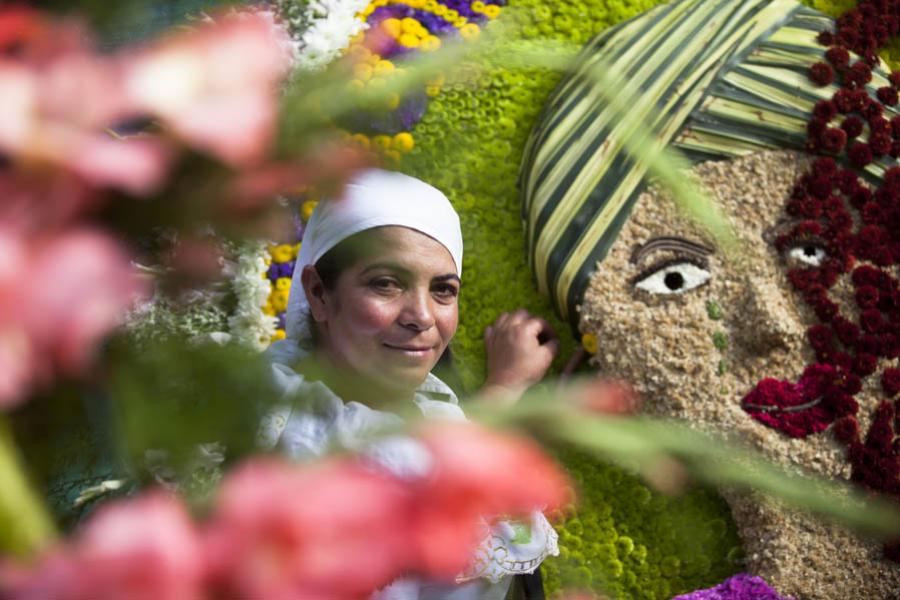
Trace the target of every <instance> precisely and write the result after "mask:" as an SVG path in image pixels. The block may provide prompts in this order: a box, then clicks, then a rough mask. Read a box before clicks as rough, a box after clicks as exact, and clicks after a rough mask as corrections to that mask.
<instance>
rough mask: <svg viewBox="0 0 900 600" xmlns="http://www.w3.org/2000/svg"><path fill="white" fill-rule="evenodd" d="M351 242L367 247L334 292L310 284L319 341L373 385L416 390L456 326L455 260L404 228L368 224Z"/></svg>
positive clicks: (337, 363)
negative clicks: (371, 227) (375, 226)
mask: <svg viewBox="0 0 900 600" xmlns="http://www.w3.org/2000/svg"><path fill="white" fill-rule="evenodd" d="M354 241H358V242H359V243H361V244H362V245H363V246H364V247H365V248H366V252H364V253H363V257H362V258H361V259H359V260H357V261H356V262H355V263H354V264H352V265H350V266H349V267H347V268H345V269H344V270H343V271H342V272H341V273H340V275H339V276H338V277H337V280H336V281H335V282H334V285H333V288H332V289H331V290H328V289H324V287H320V288H319V289H318V290H317V289H316V287H315V286H311V287H310V286H306V287H307V289H306V292H307V298H309V299H310V308H311V311H312V315H313V318H314V320H315V321H316V322H317V323H318V326H319V334H320V339H319V342H320V344H321V347H322V349H323V351H324V352H325V354H326V356H327V357H328V358H329V359H330V360H331V362H332V363H333V364H334V365H335V366H337V367H338V368H341V369H346V370H347V371H348V372H349V373H353V374H356V375H359V376H361V377H362V379H363V380H366V381H368V382H371V383H372V384H373V389H378V390H379V391H381V392H387V393H389V394H403V395H405V394H409V393H412V391H413V390H415V389H416V388H417V387H418V386H419V385H421V383H422V382H423V381H424V380H425V378H426V376H427V375H428V373H429V372H430V371H431V369H432V368H433V367H434V366H435V364H436V363H437V361H438V359H439V358H440V356H441V354H443V352H444V350H445V349H446V348H447V344H448V343H449V342H450V339H451V338H452V337H453V334H454V333H455V332H456V327H457V324H458V320H459V305H458V296H459V290H460V280H459V277H458V275H457V269H456V264H455V263H454V261H453V258H452V257H451V255H450V252H448V250H447V249H446V248H445V247H444V246H443V245H442V244H440V243H439V242H437V241H436V240H434V239H433V238H431V237H429V236H427V235H425V234H422V233H419V232H417V231H414V230H412V229H408V228H405V227H379V228H376V229H371V230H369V231H365V232H363V233H361V234H359V235H358V236H355V240H354ZM307 268H309V267H307ZM305 279H306V278H305ZM304 283H306V281H305V280H304ZM373 400H374V399H373Z"/></svg>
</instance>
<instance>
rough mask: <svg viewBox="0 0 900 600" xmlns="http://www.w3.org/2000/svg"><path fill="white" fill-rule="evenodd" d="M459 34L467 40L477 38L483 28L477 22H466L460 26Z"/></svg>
mask: <svg viewBox="0 0 900 600" xmlns="http://www.w3.org/2000/svg"><path fill="white" fill-rule="evenodd" d="M459 35H461V36H462V37H463V39H465V40H477V39H478V36H480V35H481V28H480V27H478V25H476V24H475V23H466V24H465V25H463V26H462V27H460V28H459Z"/></svg>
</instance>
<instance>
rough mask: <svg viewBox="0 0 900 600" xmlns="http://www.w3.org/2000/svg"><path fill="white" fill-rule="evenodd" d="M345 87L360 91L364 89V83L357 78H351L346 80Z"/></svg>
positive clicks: (352, 90)
mask: <svg viewBox="0 0 900 600" xmlns="http://www.w3.org/2000/svg"><path fill="white" fill-rule="evenodd" d="M347 89H348V90H349V91H351V92H361V91H363V90H364V89H366V84H365V83H363V82H362V81H360V80H359V79H351V80H350V81H348V82H347Z"/></svg>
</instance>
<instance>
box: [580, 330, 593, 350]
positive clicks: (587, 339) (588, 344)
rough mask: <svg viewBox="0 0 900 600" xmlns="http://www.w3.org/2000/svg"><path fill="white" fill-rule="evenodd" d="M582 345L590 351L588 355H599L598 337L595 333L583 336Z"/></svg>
mask: <svg viewBox="0 0 900 600" xmlns="http://www.w3.org/2000/svg"><path fill="white" fill-rule="evenodd" d="M581 345H582V346H584V349H585V350H587V351H588V354H592V355H593V354H597V336H596V335H594V334H593V333H585V334H584V335H583V336H581Z"/></svg>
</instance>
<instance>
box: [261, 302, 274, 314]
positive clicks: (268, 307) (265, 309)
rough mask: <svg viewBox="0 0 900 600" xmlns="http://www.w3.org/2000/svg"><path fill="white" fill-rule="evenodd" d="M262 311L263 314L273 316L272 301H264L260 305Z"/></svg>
mask: <svg viewBox="0 0 900 600" xmlns="http://www.w3.org/2000/svg"><path fill="white" fill-rule="evenodd" d="M262 312H263V314H264V315H268V316H270V317H274V316H275V308H274V307H273V306H272V303H271V302H269V301H266V303H265V305H264V306H263V307H262Z"/></svg>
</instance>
